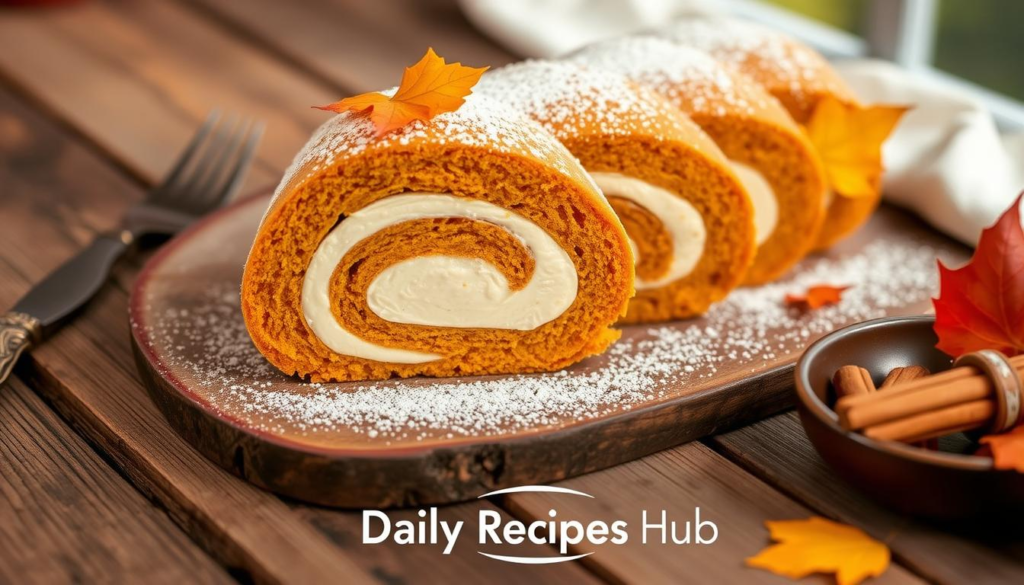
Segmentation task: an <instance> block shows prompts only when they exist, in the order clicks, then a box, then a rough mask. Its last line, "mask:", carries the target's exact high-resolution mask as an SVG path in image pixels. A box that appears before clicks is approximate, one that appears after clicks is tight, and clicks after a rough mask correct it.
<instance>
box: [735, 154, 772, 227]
mask: <svg viewBox="0 0 1024 585" xmlns="http://www.w3.org/2000/svg"><path fill="white" fill-rule="evenodd" d="M729 164H730V165H731V166H732V170H733V172H734V173H736V178H737V179H739V180H740V183H741V184H742V185H743V188H744V189H745V190H746V191H747V195H748V196H749V197H750V205H751V206H752V207H753V208H754V231H755V233H756V238H755V241H756V242H757V245H758V246H760V245H761V244H763V243H765V241H767V240H768V238H769V237H771V235H772V232H774V231H775V226H776V225H778V223H779V202H778V199H776V197H775V191H773V190H772V186H771V185H770V184H769V183H768V180H767V179H765V178H764V175H762V174H761V173H759V172H758V171H756V170H754V169H753V168H751V167H749V166H747V165H745V164H743V163H741V162H736V161H734V160H731V161H729Z"/></svg>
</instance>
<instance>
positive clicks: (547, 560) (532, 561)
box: [476, 551, 594, 565]
mask: <svg viewBox="0 0 1024 585" xmlns="http://www.w3.org/2000/svg"><path fill="white" fill-rule="evenodd" d="M476 552H477V553H479V554H482V555H484V556H485V557H487V558H490V559H494V560H496V561H505V562H506V563H516V564H519V565H552V564H554V563H565V562H568V561H575V560H577V559H582V558H583V557H588V556H590V555H592V554H594V553H593V552H588V553H583V554H581V555H575V556H571V557H506V556H502V555H490V554H487V553H485V552H480V551H476Z"/></svg>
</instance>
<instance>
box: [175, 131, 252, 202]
mask: <svg viewBox="0 0 1024 585" xmlns="http://www.w3.org/2000/svg"><path fill="white" fill-rule="evenodd" d="M251 124H252V123H251V122H250V121H249V120H247V119H239V120H238V122H237V123H235V124H232V128H231V132H230V134H229V136H228V138H227V139H226V144H225V145H224V146H223V147H221V148H220V149H219V150H218V151H216V152H210V153H209V154H208V156H207V158H206V162H207V163H208V166H209V171H208V172H206V169H203V172H199V171H197V172H196V173H195V176H194V178H193V179H192V181H191V182H190V183H189V186H188V188H189V192H188V193H186V194H185V197H186V198H187V200H188V201H187V204H188V205H189V206H190V207H191V208H193V209H194V210H197V211H198V210H199V209H206V208H209V206H210V203H209V202H210V201H211V200H214V199H216V196H217V193H218V190H217V189H216V186H217V185H218V183H219V182H220V180H221V177H223V176H224V175H225V174H229V173H231V172H232V170H233V169H232V166H233V165H231V164H229V163H231V160H232V157H233V156H235V153H236V151H238V147H239V145H241V144H242V141H243V140H244V139H245V136H246V134H248V132H249V126H250V125H251ZM211 150H213V148H212V147H211Z"/></svg>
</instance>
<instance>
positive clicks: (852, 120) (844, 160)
mask: <svg viewBox="0 0 1024 585" xmlns="http://www.w3.org/2000/svg"><path fill="white" fill-rule="evenodd" d="M908 109H909V108H908V107H905V106H885V105H874V106H867V107H862V106H858V105H856V104H847V103H843V102H841V101H839V100H837V99H835V98H833V97H831V96H828V97H825V98H823V99H822V100H821V101H820V102H819V103H818V106H817V107H816V108H815V109H814V114H813V115H812V116H811V119H810V121H808V123H807V135H808V136H809V137H810V139H811V142H812V143H813V144H814V146H815V148H816V149H817V151H818V154H819V156H821V162H822V164H824V165H825V174H826V175H827V177H828V183H829V186H830V187H831V188H832V190H833V191H835V192H836V193H838V194H840V195H843V196H845V197H854V198H855V197H871V196H874V195H875V194H877V192H878V187H879V177H881V175H882V143H883V142H885V139H886V138H888V137H889V134H891V133H892V131H893V129H894V128H895V127H896V124H897V123H898V122H899V121H900V118H901V117H902V116H903V114H904V113H905V112H906V111H907V110H908Z"/></svg>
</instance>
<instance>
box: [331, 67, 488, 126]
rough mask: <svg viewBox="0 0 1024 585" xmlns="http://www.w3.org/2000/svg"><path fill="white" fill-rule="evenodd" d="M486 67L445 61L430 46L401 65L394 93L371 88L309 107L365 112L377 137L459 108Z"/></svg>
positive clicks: (332, 110) (339, 111) (335, 110)
mask: <svg viewBox="0 0 1024 585" xmlns="http://www.w3.org/2000/svg"><path fill="white" fill-rule="evenodd" d="M487 69H488V68H487V67H481V68H473V67H463V66H462V64H461V63H445V62H444V59H443V58H441V57H438V56H437V54H436V53H434V49H427V53H426V54H425V55H423V58H422V59H420V60H419V62H418V63H416V64H415V65H413V66H412V67H406V68H405V73H404V74H403V75H402V83H401V84H400V85H399V86H398V89H397V90H395V93H394V95H391V96H388V95H386V94H384V93H381V92H377V91H374V92H370V93H363V94H359V95H357V96H353V97H347V98H345V99H343V100H341V101H338V102H334V103H333V104H329V105H326V106H313V107H314V108H317V109H320V110H327V111H330V112H337V113H339V114H340V113H341V112H348V111H351V112H355V113H359V114H365V115H368V116H369V117H370V121H372V122H373V125H374V127H375V128H376V129H377V136H381V135H382V134H387V133H388V132H391V131H392V130H396V129H398V128H402V127H404V126H405V125H406V124H409V123H410V122H413V121H414V120H424V121H425V120H429V119H431V118H433V117H434V116H436V115H438V114H441V113H444V112H454V111H455V110H457V109H459V107H461V106H462V104H463V103H465V101H466V100H465V99H464V98H465V97H466V96H467V95H469V94H470V93H472V90H473V86H474V85H476V83H477V82H478V81H480V76H481V75H483V73H484V71H487Z"/></svg>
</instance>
